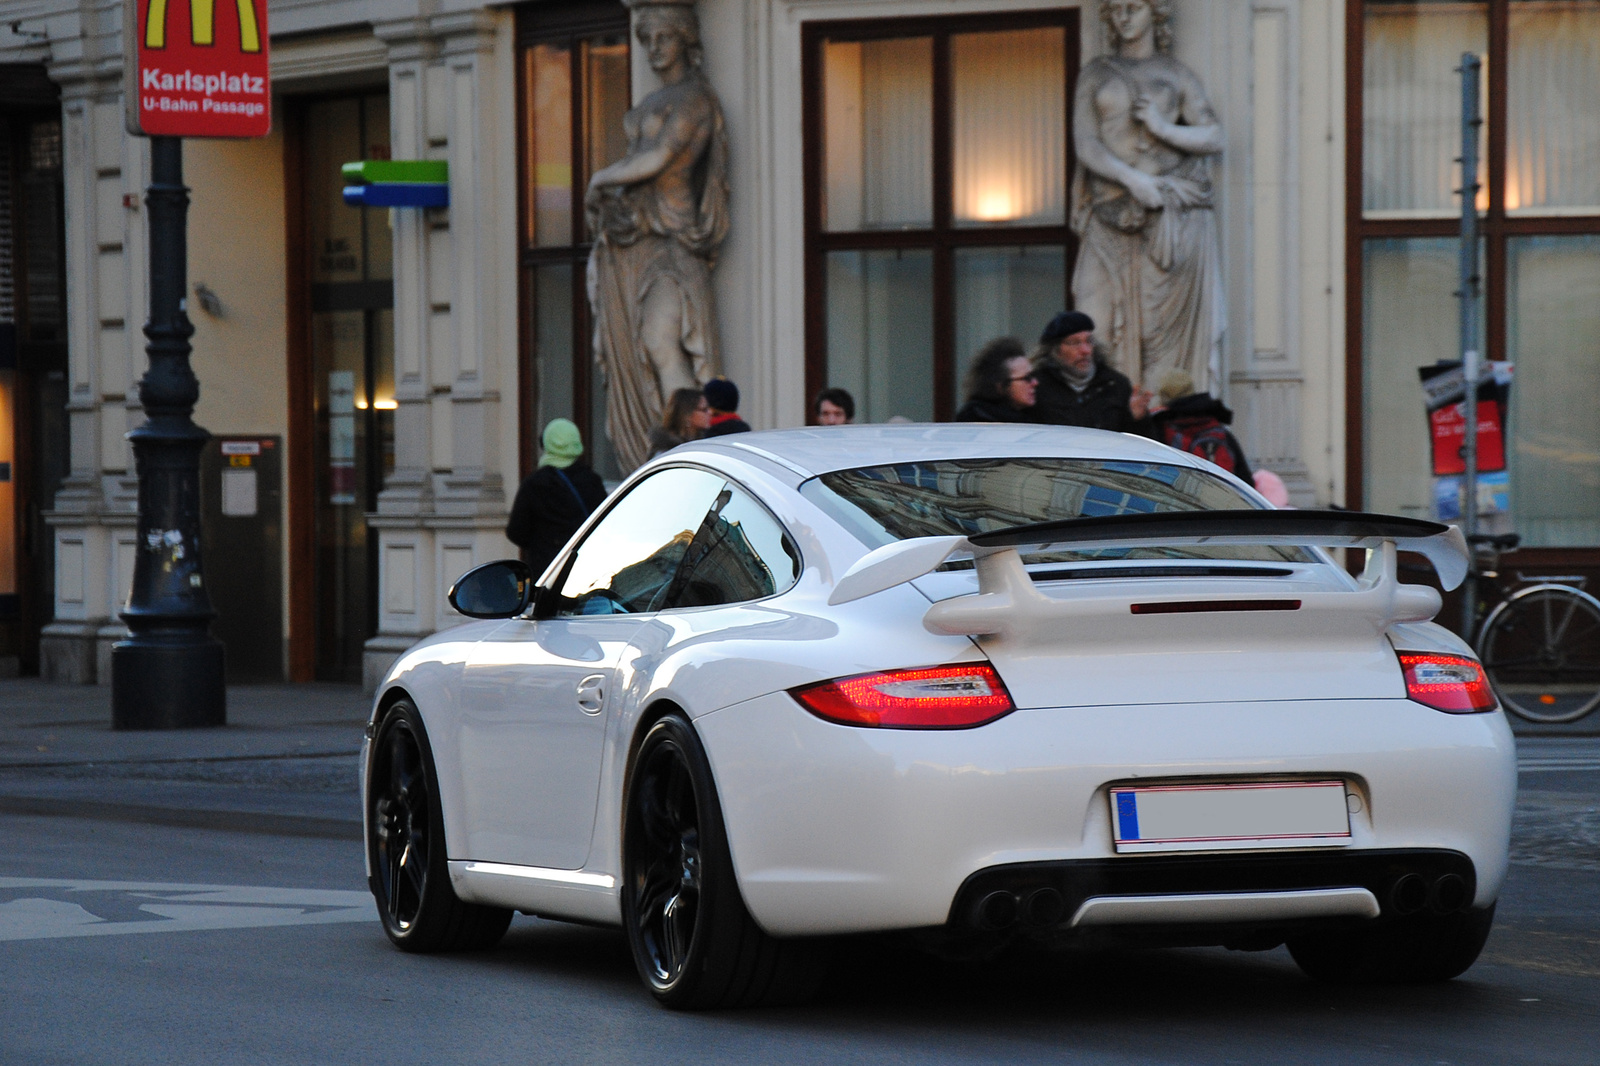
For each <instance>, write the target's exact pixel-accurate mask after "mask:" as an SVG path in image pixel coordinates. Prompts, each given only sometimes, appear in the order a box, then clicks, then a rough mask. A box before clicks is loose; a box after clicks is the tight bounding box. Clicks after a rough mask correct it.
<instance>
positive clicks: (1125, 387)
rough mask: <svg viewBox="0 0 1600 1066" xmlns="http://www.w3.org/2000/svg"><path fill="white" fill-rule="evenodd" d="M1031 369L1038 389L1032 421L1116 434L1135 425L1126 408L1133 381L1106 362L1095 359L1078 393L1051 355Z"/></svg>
mask: <svg viewBox="0 0 1600 1066" xmlns="http://www.w3.org/2000/svg"><path fill="white" fill-rule="evenodd" d="M1034 369H1035V370H1037V371H1038V373H1039V390H1038V392H1036V393H1035V394H1034V396H1035V400H1034V405H1033V409H1032V412H1031V414H1032V421H1034V422H1043V423H1044V424H1045V425H1050V426H1083V427H1084V428H1086V429H1109V430H1112V431H1114V432H1118V433H1123V432H1127V431H1129V430H1131V429H1134V428H1135V426H1134V418H1133V413H1132V412H1131V411H1129V410H1128V401H1129V400H1130V399H1132V397H1133V382H1131V381H1129V380H1128V379H1127V377H1126V376H1124V375H1123V374H1121V373H1119V372H1117V371H1115V370H1113V369H1111V368H1110V367H1109V366H1107V365H1106V364H1104V363H1102V362H1100V361H1098V360H1096V362H1095V370H1094V377H1092V378H1090V379H1089V384H1088V387H1086V388H1085V389H1084V390H1083V391H1082V392H1079V391H1078V390H1076V389H1074V388H1073V387H1072V386H1071V385H1069V384H1067V375H1066V371H1065V370H1064V369H1062V366H1061V363H1060V362H1059V361H1058V360H1057V359H1056V358H1055V357H1054V356H1046V357H1045V358H1044V359H1042V360H1040V361H1039V363H1038V365H1037V366H1036V367H1035V368H1034Z"/></svg>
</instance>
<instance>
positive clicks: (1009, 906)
mask: <svg viewBox="0 0 1600 1066" xmlns="http://www.w3.org/2000/svg"><path fill="white" fill-rule="evenodd" d="M972 918H973V922H972V924H974V925H976V926H977V927H978V928H979V929H990V930H995V929H1005V928H1006V927H1008V926H1010V925H1013V924H1015V923H1016V920H1017V897H1016V896H1013V895H1012V894H1011V893H1009V892H990V893H989V894H988V895H986V896H984V897H983V898H982V899H980V900H978V902H977V905H976V906H974V907H973V908H972Z"/></svg>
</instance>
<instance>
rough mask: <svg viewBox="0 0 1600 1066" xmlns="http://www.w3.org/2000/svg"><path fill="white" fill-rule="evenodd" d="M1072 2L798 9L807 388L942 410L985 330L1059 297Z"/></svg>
mask: <svg viewBox="0 0 1600 1066" xmlns="http://www.w3.org/2000/svg"><path fill="white" fill-rule="evenodd" d="M1078 32H1079V29H1078V11H1077V9H1075V8H1074V9H1062V10H1049V11H1030V12H1018V13H1014V14H1008V15H982V16H960V17H950V18H930V19H921V18H917V19H885V20H872V21H851V22H813V23H808V24H807V25H806V27H805V31H804V37H803V48H804V53H803V79H804V89H805V127H804V130H805V196H806V201H805V217H806V229H805V232H806V247H805V255H806V291H805V300H806V385H807V391H808V393H809V395H812V396H814V395H816V393H817V392H818V391H819V390H821V389H822V388H824V387H826V386H838V387H842V388H845V389H848V390H849V391H850V392H851V393H852V394H853V395H854V396H855V399H856V417H857V420H858V421H864V422H882V421H886V420H888V419H889V418H890V417H892V416H895V415H901V416H904V417H907V418H910V419H912V420H914V421H932V420H936V419H947V418H949V417H951V415H952V414H954V412H955V409H956V407H957V406H958V404H959V402H960V399H961V397H960V395H959V391H958V388H957V378H958V375H959V374H960V372H961V371H962V370H963V369H964V368H965V366H966V364H967V363H968V362H969V361H970V360H971V359H972V357H973V355H974V354H975V353H976V352H977V350H978V348H979V347H981V346H982V345H983V344H984V342H986V341H988V340H990V339H992V338H994V337H998V336H1006V335H1015V336H1018V337H1021V338H1022V339H1023V340H1024V341H1027V342H1031V341H1032V340H1033V339H1034V338H1035V337H1037V336H1038V334H1039V331H1040V330H1041V329H1042V328H1043V326H1044V325H1045V323H1046V322H1048V321H1049V319H1050V317H1051V316H1052V315H1054V314H1055V313H1056V312H1057V311H1060V310H1061V309H1062V308H1063V307H1066V306H1069V304H1070V299H1071V297H1070V294H1069V292H1068V280H1069V279H1070V277H1071V267H1072V262H1073V258H1074V256H1075V254H1076V250H1077V242H1076V240H1075V238H1074V237H1073V236H1072V233H1071V231H1070V230H1069V229H1068V226H1067V221H1068V214H1069V210H1070V207H1069V204H1068V191H1069V189H1070V187H1071V177H1072V168H1073V162H1074V160H1073V153H1072V136H1071V129H1070V115H1071V100H1072V91H1073V86H1074V84H1075V83H1076V81H1077V76H1078V52H1079V48H1078Z"/></svg>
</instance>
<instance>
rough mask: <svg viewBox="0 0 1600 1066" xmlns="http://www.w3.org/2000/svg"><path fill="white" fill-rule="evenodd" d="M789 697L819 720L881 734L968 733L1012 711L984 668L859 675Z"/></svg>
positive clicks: (970, 665) (982, 665) (1012, 706)
mask: <svg viewBox="0 0 1600 1066" xmlns="http://www.w3.org/2000/svg"><path fill="white" fill-rule="evenodd" d="M790 695H792V696H793V697H794V698H795V699H797V700H799V701H800V703H801V705H803V706H804V707H805V709H806V710H808V711H810V712H811V713H812V714H814V715H816V716H817V717H818V718H823V719H826V720H827V721H830V722H838V723H840V724H841V725H858V726H870V727H876V728H883V729H968V728H971V727H972V726H976V725H983V724H984V723H985V722H992V721H994V720H995V719H996V718H999V717H1001V716H1002V715H1007V714H1010V713H1011V712H1012V711H1014V710H1016V704H1014V703H1012V702H1011V694H1010V693H1009V692H1007V691H1006V686H1005V684H1004V683H1003V682H1001V680H1000V675H999V674H997V673H995V672H994V667H992V666H990V665H989V664H988V663H962V664H960V665H957V666H930V667H926V668H923V669H919V670H890V671H888V672H886V673H881V674H858V675H856V676H855V677H841V678H836V679H835V680H833V681H824V682H822V683H821V684H819V685H807V686H805V687H804V688H797V689H791V690H790Z"/></svg>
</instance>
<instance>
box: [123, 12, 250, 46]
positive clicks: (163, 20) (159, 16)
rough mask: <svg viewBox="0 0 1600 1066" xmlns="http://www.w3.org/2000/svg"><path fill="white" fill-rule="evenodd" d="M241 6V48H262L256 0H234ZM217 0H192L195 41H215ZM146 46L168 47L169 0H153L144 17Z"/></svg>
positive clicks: (197, 42)
mask: <svg viewBox="0 0 1600 1066" xmlns="http://www.w3.org/2000/svg"><path fill="white" fill-rule="evenodd" d="M234 3H235V4H236V5H237V6H238V8H239V51H241V52H259V51H261V26H260V24H259V23H257V22H256V5H255V2H254V0H234ZM216 15H217V0H189V28H190V32H189V36H190V39H191V40H192V41H193V42H194V43H195V44H196V45H200V46H203V47H209V46H210V45H213V44H215V43H216ZM144 46H145V47H146V48H165V47H166V46H167V0H150V9H149V11H147V12H146V13H145V19H144Z"/></svg>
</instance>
